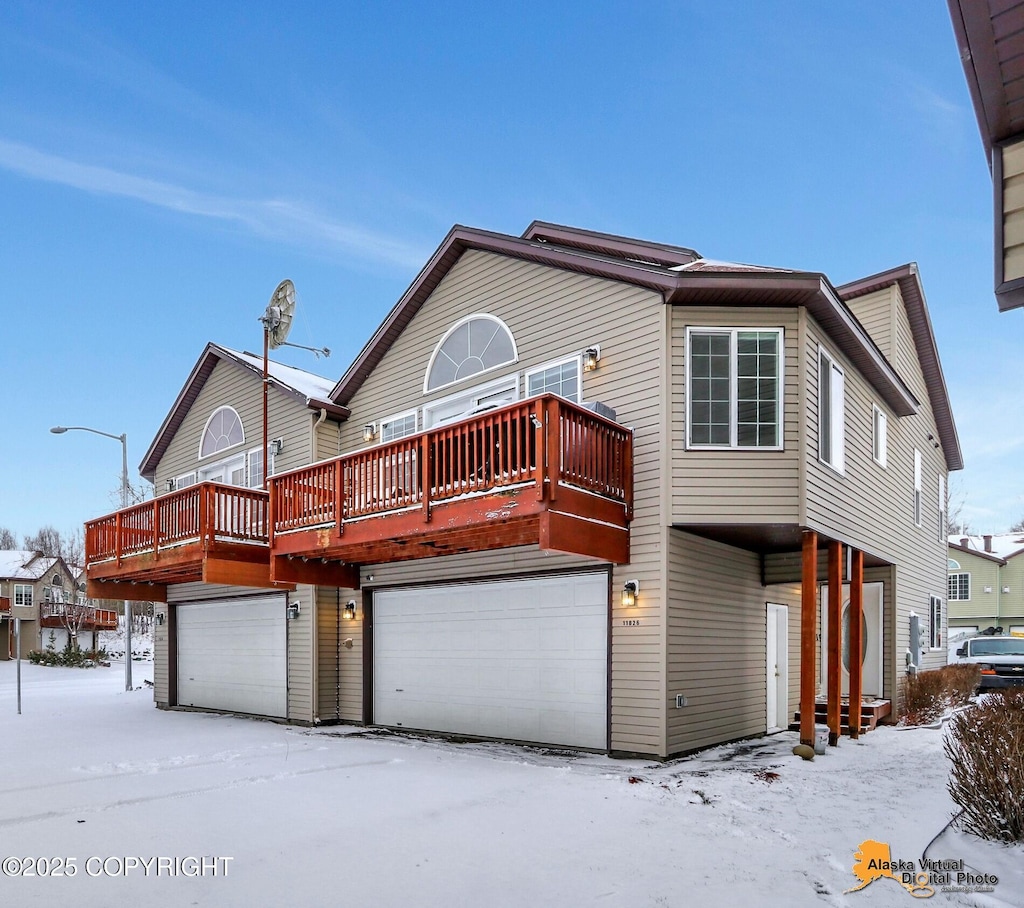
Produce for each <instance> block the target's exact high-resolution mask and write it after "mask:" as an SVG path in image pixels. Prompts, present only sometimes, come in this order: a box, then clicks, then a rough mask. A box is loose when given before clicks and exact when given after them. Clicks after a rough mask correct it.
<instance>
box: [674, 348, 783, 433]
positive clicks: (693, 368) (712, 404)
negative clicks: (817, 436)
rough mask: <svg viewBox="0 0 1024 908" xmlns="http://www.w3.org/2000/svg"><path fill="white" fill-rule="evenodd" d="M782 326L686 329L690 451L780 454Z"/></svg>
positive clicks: (687, 422) (687, 412) (687, 419)
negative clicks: (750, 450) (752, 450)
mask: <svg viewBox="0 0 1024 908" xmlns="http://www.w3.org/2000/svg"><path fill="white" fill-rule="evenodd" d="M782 351H783V332H782V329H781V328H687V329H686V374H687V395H686V398H687V407H686V429H687V431H686V437H687V447H690V448H722V449H729V448H764V449H768V450H775V451H778V450H782V378H783V374H784V370H783V353H782Z"/></svg>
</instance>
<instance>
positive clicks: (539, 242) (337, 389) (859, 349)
mask: <svg viewBox="0 0 1024 908" xmlns="http://www.w3.org/2000/svg"><path fill="white" fill-rule="evenodd" d="M531 231H532V232H533V233H534V235H535V236H536V237H538V238H537V239H529V238H519V237H513V236H507V235H505V234H500V233H493V232H491V231H486V230H478V229H475V228H471V227H463V226H461V225H456V226H455V227H453V228H452V229H451V230H450V231H449V233H448V235H447V236H446V237H445V239H444V241H443V242H442V243H441V245H440V246H439V247H438V248H437V250H436V251H435V252H434V254H433V255H432V256H431V257H430V260H429V261H428V262H427V264H426V265H425V266H424V267H423V269H422V270H421V271H420V273H419V274H418V275H417V276H416V279H415V280H414V281H413V282H412V284H410V286H409V288H408V289H407V290H406V291H405V293H404V294H403V295H402V297H401V298H400V299H399V301H398V302H397V303H396V304H395V306H394V308H393V309H392V310H391V311H390V312H389V313H388V315H387V317H386V318H385V319H384V321H383V322H382V323H381V325H380V327H379V328H378V329H377V331H376V332H375V333H374V334H373V336H372V337H371V338H370V340H369V341H368V342H367V344H366V345H365V346H364V347H363V349H362V350H361V351H360V353H359V355H358V356H357V357H356V358H355V360H354V361H353V362H352V365H351V366H349V368H348V370H347V371H346V372H345V374H344V375H343V376H342V377H341V379H340V380H339V381H338V383H337V384H336V385H335V386H334V388H333V390H332V391H331V399H332V400H334V401H335V402H336V403H338V404H341V405H343V406H344V405H347V404H348V403H350V402H351V400H352V397H353V396H354V395H355V393H356V391H358V390H359V388H360V387H361V386H362V384H363V382H364V381H366V379H367V377H368V376H369V375H370V373H371V372H373V370H374V369H375V368H376V367H377V366H378V365H379V363H380V361H381V360H382V359H383V357H384V355H385V354H386V353H387V351H388V350H389V349H390V347H391V345H392V344H393V343H394V342H395V340H396V339H397V338H398V336H399V335H400V334H401V333H402V331H403V330H405V327H406V326H407V325H408V324H409V322H410V321H412V319H413V317H414V316H415V315H416V313H417V312H418V311H419V309H420V307H421V306H422V305H423V303H424V302H425V301H426V299H427V298H428V297H429V296H430V294H431V293H433V291H434V289H435V288H436V287H437V285H438V284H439V283H440V282H441V280H442V279H443V278H444V276H445V275H446V274H447V273H448V271H449V270H450V269H451V268H452V266H453V265H454V264H455V263H456V262H457V261H458V259H459V257H460V256H461V255H462V253H463V252H465V251H466V250H467V249H479V250H483V251H487V252H494V253H498V254H500V255H507V256H510V257H513V258H517V259H524V260H527V261H533V262H537V263H539V264H544V265H550V266H553V267H556V268H563V269H566V270H568V271H575V272H578V273H581V274H589V275H592V276H595V277H602V278H606V279H608V280H614V281H621V282H623V283H627V284H633V285H635V286H640V287H646V288H647V289H649V290H652V291H655V292H657V293H660V294H661V295H662V298H663V299H664V300H665V302H667V303H673V304H677V305H715V306H721V305H761V306H764V305H779V306H784V305H789V306H793V305H805V306H807V307H808V308H809V309H810V310H811V311H812V312H813V314H814V316H815V318H817V319H818V321H819V322H820V323H821V324H822V326H823V327H824V328H825V330H826V331H828V332H829V333H830V334H832V335H833V336H834V337H835V338H836V340H837V341H838V342H839V343H840V345H841V347H842V348H843V349H844V351H845V352H846V353H847V355H849V356H850V358H851V359H852V360H853V361H854V363H855V364H856V365H857V367H858V368H859V369H861V371H862V372H863V374H864V375H865V377H866V378H867V379H868V380H869V381H870V382H872V384H873V385H875V387H876V388H877V389H878V391H879V393H880V394H881V395H882V396H883V398H884V399H885V400H886V402H887V403H888V404H889V405H890V406H891V407H892V409H893V411H894V412H896V413H897V414H899V415H901V416H908V415H910V414H911V413H915V412H917V404H918V402H917V400H916V399H915V398H914V395H913V394H912V393H911V392H910V390H909V389H908V388H907V386H906V385H905V384H904V383H903V381H902V379H900V377H899V375H898V374H897V373H896V371H895V370H894V369H893V368H892V366H890V365H889V363H888V362H887V361H886V359H885V357H884V356H882V354H881V353H880V352H879V351H878V348H877V347H876V346H875V344H874V343H873V342H872V341H871V339H870V337H869V336H868V335H867V332H865V331H864V329H863V328H862V327H861V325H860V323H859V322H857V320H856V319H855V318H854V317H853V315H852V313H850V311H849V310H848V309H847V308H846V306H845V304H844V303H843V302H842V301H841V299H840V298H839V296H838V295H837V294H836V292H835V290H834V289H833V288H832V286H831V285H830V284H829V283H828V281H827V279H825V277H824V276H823V275H821V274H818V273H815V272H793V271H785V272H773V271H743V272H728V271H714V272H708V271H685V270H684V271H669V270H667V269H666V267H665V266H662V265H659V264H657V262H656V259H657V258H658V257H661V258H667V254H666V250H670V251H671V250H674V251H675V254H676V255H677V256H683V255H684V254H689V253H690V252H691V251H692V250H684V249H683V248H682V247H677V246H659V247H656V246H655V244H651V247H652V248H651V250H650V251H647V244H645V243H642V242H641V241H639V240H627V239H623V238H619V239H618V241H617V243H613V242H612V240H614V239H615V238H610V237H608V236H607V235H606V234H595V233H590V232H588V231H577V230H575V229H572V228H567V227H559V226H557V225H546V224H542V223H539V222H534V224H532V225H531V226H530V228H529V230H528V231H527V233H528V234H529V233H530V232H531ZM542 236H543V237H550V240H548V239H541V238H540V237H542ZM556 236H557V237H559V238H561V239H563V240H568V241H571V242H574V243H576V245H575V246H565V245H555V243H554V239H555V238H556ZM591 241H593V242H591ZM599 245H600V246H601V248H600V249H599V248H597V247H598V246H599ZM583 246H587V247H588V248H586V249H584V248H582V247H583ZM624 249H628V250H629V252H630V254H632V253H633V252H636V253H638V256H637V257H638V258H641V259H643V260H642V261H636V260H632V259H631V260H623V259H621V258H611V257H610V255H612V254H616V255H622V254H623V253H622V250H624ZM673 261H674V259H673ZM668 267H672V266H668Z"/></svg>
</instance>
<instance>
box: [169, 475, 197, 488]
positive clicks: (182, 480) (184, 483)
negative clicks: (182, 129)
mask: <svg viewBox="0 0 1024 908" xmlns="http://www.w3.org/2000/svg"><path fill="white" fill-rule="evenodd" d="M171 481H172V482H173V484H174V485H173V486H172V488H171V491H172V492H177V491H178V490H179V489H187V488H188V487H189V486H194V485H195V484H196V473H195V470H193V471H192V472H191V473H183V474H182V475H181V476H175V477H174V479H173V480H171Z"/></svg>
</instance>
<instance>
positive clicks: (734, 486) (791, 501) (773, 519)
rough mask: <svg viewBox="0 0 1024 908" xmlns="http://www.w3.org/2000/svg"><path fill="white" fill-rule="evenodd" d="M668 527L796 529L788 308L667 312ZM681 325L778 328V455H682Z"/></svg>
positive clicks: (793, 361) (795, 422)
mask: <svg viewBox="0 0 1024 908" xmlns="http://www.w3.org/2000/svg"><path fill="white" fill-rule="evenodd" d="M671 318H672V328H671V330H672V384H671V408H672V412H671V426H672V434H671V450H672V475H671V483H672V502H671V507H672V521H671V522H672V523H675V524H687V523H691V524H692V523H718V524H736V523H739V524H745V523H758V524H768V523H791V524H792V523H797V522H798V519H799V511H800V483H799V476H800V421H801V416H800V395H799V368H798V367H799V349H800V347H799V331H798V315H797V310H795V309H748V308H714V309H712V308H695V307H690V306H674V307H672V315H671ZM687 327H750V328H783V329H784V331H785V348H784V369H785V380H784V384H783V388H784V400H783V448H784V449H783V450H782V451H756V450H750V449H741V450H733V451H705V450H687V449H686V381H687V376H686V329H687Z"/></svg>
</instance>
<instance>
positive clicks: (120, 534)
mask: <svg viewBox="0 0 1024 908" xmlns="http://www.w3.org/2000/svg"><path fill="white" fill-rule="evenodd" d="M268 503H269V496H268V494H267V492H265V491H263V490H261V489H244V488H239V487H237V486H227V485H221V484H220V483H214V482H203V483H199V484H198V485H194V486H189V487H188V488H185V489H180V490H178V491H177V492H171V493H169V494H167V495H162V496H160V497H159V498H155V499H153V500H152V501H146V502H143V503H142V504H137V505H134V506H133V507H130V508H125V509H124V510H121V511H117V512H116V513H114V514H109V515H108V516H106V517H100V518H99V519H98V520H90V521H89V522H88V523H86V525H85V560H86V564H95V563H96V562H99V561H110V560H113V559H116V560H117V561H120V560H121V559H122V558H124V557H126V556H129V555H139V554H144V553H155V552H159V551H160V550H161V549H165V548H170V547H172V546H178V545H182V544H184V543H188V542H200V541H202V542H207V541H214V540H227V541H232V542H245V543H263V544H264V545H265V544H267V525H268V523H267V516H268Z"/></svg>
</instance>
